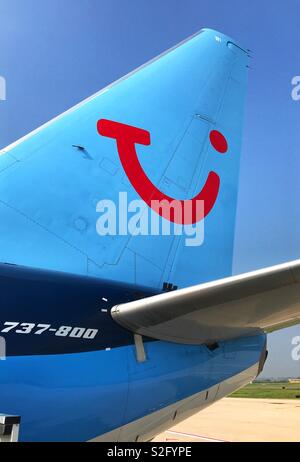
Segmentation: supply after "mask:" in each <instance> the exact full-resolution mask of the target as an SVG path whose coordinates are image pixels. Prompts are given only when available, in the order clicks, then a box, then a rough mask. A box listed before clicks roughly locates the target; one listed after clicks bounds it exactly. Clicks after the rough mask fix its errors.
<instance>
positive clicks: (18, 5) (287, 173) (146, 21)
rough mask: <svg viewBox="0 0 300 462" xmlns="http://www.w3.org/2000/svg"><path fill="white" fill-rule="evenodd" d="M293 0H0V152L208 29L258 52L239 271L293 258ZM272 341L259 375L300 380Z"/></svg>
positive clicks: (299, 7)
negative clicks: (1, 81)
mask: <svg viewBox="0 0 300 462" xmlns="http://www.w3.org/2000/svg"><path fill="white" fill-rule="evenodd" d="M299 17H300V3H299V2H298V0H285V2H277V1H274V0H252V1H251V2H250V1H249V0H226V1H225V0H181V1H180V0H163V1H162V0H26V1H24V0H0V43H1V55H0V56H1V59H0V75H2V76H4V77H5V78H6V80H7V101H5V102H0V120H1V124H0V147H4V146H6V145H7V144H9V143H10V142H12V141H14V140H16V139H17V138H19V137H20V136H22V135H24V134H26V133H27V132H28V131H30V130H32V129H33V128H36V127H37V126H39V125H41V124H42V123H43V122H46V121H47V120H49V119H50V118H52V117H53V116H55V115H57V114H59V113H61V112H62V111H64V110H65V109H67V108H69V107H71V106H73V105H74V104H75V103H77V102H79V101H81V100H82V99H84V98H85V97H87V96H89V95H90V94H92V93H94V92H96V91H97V90H99V89H100V88H102V87H104V86H105V85H107V84H108V83H111V82H112V81H114V80H116V79H117V78H119V77H120V76H122V75H124V74H126V73H128V72H129V71H130V70H132V69H134V68H136V67H137V66H139V65H140V64H142V63H144V62H145V61H148V60H149V59H151V58H152V57H154V56H156V55H157V54H159V53H160V52H162V51H164V50H166V49H168V48H170V47H171V46H173V45H174V44H176V43H178V42H179V41H181V40H182V39H184V38H186V37H188V36H189V35H191V34H193V33H194V32H196V31H198V30H199V29H201V28H203V27H211V28H215V29H218V30H220V31H222V32H224V33H227V34H228V35H231V36H232V37H233V38H235V39H236V40H238V41H239V42H241V44H243V45H244V46H245V47H247V48H250V49H251V50H252V52H253V60H252V69H251V71H250V81H249V96H248V104H247V112H246V120H245V134H244V148H243V156H242V166H241V177H240V196H239V209H238V222H237V237H236V250H235V268H234V269H235V272H237V273H238V272H243V271H247V270H252V269H256V268H259V267H263V266H268V265H272V264H276V263H280V262H283V261H287V260H291V259H296V258H300V211H299V206H298V201H299V198H300V182H299V172H300V156H299V153H300V140H299V138H298V133H299V116H300V101H299V102H295V101H293V100H292V98H291V90H292V87H291V80H292V77H293V76H295V75H300V63H299V51H300V35H299ZM296 335H300V327H295V328H292V329H289V330H287V331H283V332H280V333H276V334H273V335H272V336H271V337H270V341H269V345H270V359H269V361H268V365H267V367H266V370H265V375H273V376H278V375H299V376H300V361H298V362H296V361H292V359H291V349H292V347H291V340H292V338H293V337H294V336H296Z"/></svg>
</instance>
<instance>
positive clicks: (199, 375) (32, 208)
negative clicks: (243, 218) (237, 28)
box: [0, 30, 265, 441]
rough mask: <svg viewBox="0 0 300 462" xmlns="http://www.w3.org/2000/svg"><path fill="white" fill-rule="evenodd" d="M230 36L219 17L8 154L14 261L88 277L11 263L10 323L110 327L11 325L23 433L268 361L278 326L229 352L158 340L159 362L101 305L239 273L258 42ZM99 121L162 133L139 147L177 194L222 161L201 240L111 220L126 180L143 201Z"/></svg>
mask: <svg viewBox="0 0 300 462" xmlns="http://www.w3.org/2000/svg"><path fill="white" fill-rule="evenodd" d="M230 42H231V41H230V39H229V38H228V37H226V36H224V35H222V34H219V33H218V32H215V31H213V30H205V31H203V32H202V33H201V34H198V35H197V36H195V37H194V38H193V39H191V40H189V41H187V42H185V43H184V44H182V45H181V46H180V47H178V48H176V49H174V50H173V51H171V52H170V53H168V54H165V55H164V56H162V57H161V58H160V59H158V60H155V61H154V62H152V63H151V64H149V65H148V66H146V67H143V68H142V69H140V70H139V71H138V72H136V73H134V74H132V75H131V76H130V77H129V78H127V79H124V80H122V81H120V82H119V83H117V84H116V85H114V86H112V87H109V88H108V89H107V90H106V91H104V92H101V93H100V94H97V95H96V96H95V97H93V98H91V99H89V100H88V101H86V102H85V103H84V104H82V105H80V106H79V107H77V108H75V109H74V110H72V111H70V112H68V113H67V114H64V115H63V116H62V117H60V118H58V119H57V120H55V121H54V122H52V123H50V124H49V125H47V126H46V127H44V128H42V129H41V130H39V131H37V132H36V133H35V134H33V135H31V136H29V137H27V138H26V139H25V140H23V141H22V142H21V143H18V144H16V145H15V146H12V147H9V148H8V149H6V150H5V151H4V153H2V155H1V156H0V216H1V220H0V241H1V246H0V261H2V262H9V263H16V264H18V265H25V266H27V267H28V266H29V267H37V268H43V269H47V270H51V269H55V270H61V271H64V272H67V271H68V272H71V273H76V274H77V275H79V276H78V277H79V278H78V279H76V278H75V277H74V278H75V279H76V280H75V279H74V278H73V277H70V280H68V277H69V276H63V275H58V276H57V279H56V276H54V275H52V276H51V275H49V278H48V276H47V274H45V273H40V272H39V271H37V272H36V273H35V272H34V273H31V272H30V270H29V271H28V272H27V270H26V269H23V270H22V269H20V268H19V267H16V268H14V269H12V270H10V269H9V267H1V268H0V272H2V276H3V273H7V272H8V273H9V272H10V273H11V274H10V275H11V276H12V278H14V280H12V279H10V278H8V279H7V277H6V276H7V274H6V276H5V275H4V277H3V279H2V283H3V284H4V288H3V291H2V302H4V304H3V306H4V308H3V311H2V312H1V318H2V316H3V319H2V322H5V321H18V322H22V323H30V322H31V323H49V324H50V323H51V324H53V323H57V324H56V325H55V328H56V327H59V326H60V325H72V326H73V325H74V327H75V326H78V327H92V328H97V327H99V329H100V330H101V328H102V329H103V332H102V337H101V342H100V343H93V344H92V343H90V345H91V346H90V348H88V347H86V346H83V343H82V342H81V341H78V340H75V339H70V338H63V339H61V338H60V339H59V338H57V337H55V336H54V335H53V336H52V337H51V334H50V332H47V334H45V335H43V337H42V336H41V337H38V336H36V337H34V335H35V334H33V335H30V334H28V335H23V334H22V333H19V334H18V333H17V332H15V333H14V332H10V333H9V335H8V336H7V339H9V338H10V339H12V340H11V341H8V348H10V344H13V347H12V351H11V352H10V351H9V350H8V354H9V356H8V358H7V360H6V361H3V362H0V410H1V412H2V413H8V414H16V415H20V416H21V418H22V428H21V440H23V441H28V440H34V441H41V440H44V441H45V440H56V441H57V440H63V441H65V440H70V441H84V440H87V439H91V438H93V437H96V436H98V435H100V434H103V433H106V432H109V431H110V430H113V429H115V428H118V427H120V426H121V425H124V424H126V423H129V422H132V421H134V420H136V419H138V418H140V417H143V416H146V415H147V414H149V413H151V412H154V411H155V410H159V409H161V408H163V407H165V406H168V405H169V404H172V403H175V402H177V401H179V400H181V399H183V398H186V397H188V396H190V395H193V394H195V393H197V392H199V391H201V390H205V389H207V388H209V387H210V386H212V385H215V384H218V383H219V382H221V381H223V380H226V379H228V378H231V377H232V376H234V375H236V374H238V373H239V372H241V371H244V370H245V369H247V368H249V367H250V366H252V365H254V364H255V363H257V362H258V361H259V359H260V355H261V352H262V350H263V347H264V342H265V337H264V336H261V337H252V338H248V339H240V340H234V341H231V342H227V343H226V344H221V345H220V347H219V348H218V349H217V350H215V351H214V352H211V351H210V350H208V349H207V347H205V346H200V347H199V346H198V347H191V346H184V345H176V344H168V343H164V342H158V341H152V342H150V341H148V342H145V348H146V353H147V358H148V360H147V362H145V363H143V364H138V363H137V362H136V359H135V351H134V347H133V346H132V345H131V344H130V343H131V342H132V336H131V334H129V333H128V332H125V331H124V330H122V329H121V328H120V327H119V326H117V325H115V324H113V323H112V320H111V319H108V318H107V319H106V316H109V314H108V313H106V314H101V313H100V310H101V308H102V307H103V303H102V302H100V299H101V301H103V300H102V298H103V296H104V297H106V298H107V299H109V308H111V307H112V306H113V305H115V304H116V303H122V302H124V301H127V300H132V299H136V298H143V297H145V295H147V294H148V295H149V294H151V293H153V292H155V291H161V289H162V287H163V282H165V281H167V282H172V283H173V284H174V285H177V286H179V287H186V286H191V285H193V284H196V283H200V282H203V281H208V280H215V279H218V278H222V277H226V276H228V275H230V274H231V272H232V259H233V240H234V227H235V214H236V203H237V188H238V173H239V161H240V150H241V139H242V119H243V109H244V99H245V94H246V82H247V64H248V55H247V52H245V51H243V50H242V49H240V48H238V47H237V46H235V45H233V44H232V43H230ZM99 119H109V120H113V121H117V122H121V123H124V124H129V125H133V126H137V127H140V128H143V129H145V130H148V131H149V132H150V134H151V140H152V144H151V146H147V147H145V146H143V147H140V146H139V148H138V155H139V160H140V162H141V164H142V167H143V168H144V170H145V172H146V173H147V175H148V176H149V178H150V179H151V181H152V182H153V183H155V185H156V186H157V187H159V188H160V189H161V190H162V191H163V192H164V193H165V194H168V195H169V196H172V197H175V198H177V199H188V198H191V197H193V196H194V195H196V194H197V193H198V192H199V190H200V189H202V187H203V184H204V182H205V180H206V178H207V176H208V173H209V172H210V171H215V172H217V173H218V175H219V176H220V179H221V188H220V194H219V197H218V199H217V202H216V205H215V207H214V208H213V210H212V212H211V213H210V215H209V216H208V218H207V219H206V220H205V242H204V244H203V245H202V246H201V247H186V246H185V245H184V239H183V238H181V237H178V236H173V235H171V236H154V237H149V236H135V237H134V238H133V237H130V236H114V237H107V236H106V237H100V236H99V235H98V234H97V233H96V221H97V219H98V215H97V212H96V205H97V203H98V202H99V201H100V200H103V199H110V200H113V201H114V202H117V199H118V196H119V193H120V192H122V191H125V192H127V193H128V200H133V199H138V198H139V197H138V196H137V194H136V193H135V191H134V190H133V188H132V186H131V184H130V183H129V182H128V180H127V178H126V177H125V174H124V171H123V169H122V166H121V163H120V160H119V156H118V153H117V149H116V144H115V142H114V141H113V140H110V139H107V138H106V139H105V138H104V137H100V136H99V134H98V133H97V129H96V126H97V121H98V120H99ZM211 130H219V131H221V132H222V133H223V134H224V136H225V137H226V139H227V141H228V146H229V149H228V152H227V153H226V155H220V154H219V153H217V152H216V150H215V149H213V147H212V145H211V144H210V143H209V134H210V132H211ZM74 145H80V146H83V147H84V151H83V150H80V149H77V148H76V147H74ZM146 211H147V207H146V205H144V212H145V213H146ZM84 275H88V276H91V275H92V276H97V277H98V278H99V279H100V278H101V279H102V280H104V279H105V280H110V281H111V283H108V282H103V283H102V282H101V281H100V280H99V281H96V280H90V279H87V280H84V279H83V278H82V276H84ZM5 285H6V289H5ZM141 287H148V289H140V288H141ZM13 288H15V290H16V292H14V290H13ZM136 289H138V290H139V291H140V292H139V294H138V295H136V294H135V295H134V290H136ZM5 290H6V292H5ZM104 292H105V293H104ZM7 294H9V296H8V297H7ZM98 297H99V299H98ZM23 300H25V304H26V306H24V302H23ZM98 300H99V301H98ZM8 302H9V303H8ZM97 303H99V305H98V304H97ZM5 307H6V308H5ZM4 316H5V318H4ZM6 316H14V319H7V318H6ZM105 319H106V320H105ZM73 323H75V324H73ZM48 334H49V335H48ZM11 336H12V337H11ZM53 339H54V340H55V342H54V340H53ZM69 341H70V343H69ZM71 342H72V344H71ZM85 345H86V344H85ZM105 347H108V348H110V347H113V348H112V350H110V351H105V350H103V348H105ZM90 349H92V350H93V351H88V350H90ZM100 350H102V351H100ZM83 351H84V352H83ZM49 352H51V353H57V354H55V355H54V354H49ZM67 352H68V353H69V352H72V353H73V354H66V353H67ZM33 354H34V355H33Z"/></svg>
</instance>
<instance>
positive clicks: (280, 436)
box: [154, 398, 300, 442]
mask: <svg viewBox="0 0 300 462" xmlns="http://www.w3.org/2000/svg"><path fill="white" fill-rule="evenodd" d="M154 441H156V442H161V441H169V442H172V441H174V442H176V441H198V442H239V441H240V442H243V441H244V442H248V441H250V442H255V441H258V442H259V441H267V442H269V441H294V442H295V441H296V442H300V399H299V400H278V399H245V398H225V399H223V400H221V401H219V402H217V403H216V404H214V405H212V406H211V407H209V408H207V409H205V410H203V411H201V412H199V413H198V414H196V415H195V416H193V417H191V418H189V419H188V420H185V421H184V422H182V423H180V424H178V425H176V426H175V427H173V428H170V430H168V431H166V432H164V433H162V434H160V435H158V436H157V437H156V438H155V440H154Z"/></svg>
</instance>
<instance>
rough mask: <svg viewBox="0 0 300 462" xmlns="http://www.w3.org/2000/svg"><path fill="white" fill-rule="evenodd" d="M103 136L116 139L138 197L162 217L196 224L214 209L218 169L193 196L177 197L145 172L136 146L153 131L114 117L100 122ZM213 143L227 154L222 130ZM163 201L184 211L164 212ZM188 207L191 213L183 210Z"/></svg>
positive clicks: (147, 140) (214, 135)
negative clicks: (180, 198)
mask: <svg viewBox="0 0 300 462" xmlns="http://www.w3.org/2000/svg"><path fill="white" fill-rule="evenodd" d="M97 128H98V132H99V134H100V135H102V136H105V137H108V138H113V139H115V140H116V141H117V149H118V153H119V157H120V160H121V163H122V166H123V168H124V171H125V173H126V175H127V177H128V179H129V181H130V182H131V184H132V186H133V187H134V189H135V190H136V192H137V193H138V194H139V196H140V197H141V198H142V199H143V201H145V202H146V204H147V205H148V206H149V207H151V208H152V209H153V210H155V212H157V213H158V214H159V215H161V216H162V217H164V218H166V219H168V220H170V221H172V222H173V223H177V224H180V225H183V224H185V225H189V224H195V223H197V222H198V221H200V220H202V219H203V218H205V217H206V216H207V215H208V214H209V213H210V212H211V210H212V209H213V207H214V205H215V203H216V200H217V197H218V194H219V190H220V177H219V175H218V174H217V173H216V172H213V171H212V172H210V173H209V174H208V177H207V180H206V182H205V184H204V186H203V188H202V189H201V191H200V192H199V194H197V195H196V196H195V197H194V198H193V199H189V200H177V199H174V198H172V197H169V196H167V195H166V194H164V193H162V192H161V191H160V190H159V189H158V188H157V187H156V186H155V185H154V184H153V183H152V182H151V181H150V180H149V178H148V177H147V175H146V173H145V172H144V170H143V168H142V166H141V164H140V162H139V159H138V156H137V153H136V149H135V145H136V144H142V145H144V146H149V145H150V144H151V141H150V133H149V132H148V131H146V130H142V129H141V128H136V127H133V126H131V125H124V124H121V123H118V122H113V121H111V120H105V119H102V120H99V121H98V124H97ZM209 137H210V142H211V144H212V146H213V147H214V148H215V150H216V151H217V152H219V153H220V154H225V153H226V152H227V150H228V144H227V141H226V139H225V137H224V136H223V135H222V133H220V132H218V131H216V130H213V131H211V132H210V136H209ZM163 201H166V202H165V203H166V204H168V205H169V206H171V205H174V203H175V204H176V203H177V204H178V205H180V209H181V210H182V213H181V214H179V215H177V214H176V213H173V214H172V215H171V216H170V215H167V214H166V213H164V207H161V206H159V204H162V203H163ZM198 201H203V204H204V210H203V207H201V210H199V207H197V202H198ZM185 209H188V210H189V212H190V211H191V213H189V214H188V213H184V212H185Z"/></svg>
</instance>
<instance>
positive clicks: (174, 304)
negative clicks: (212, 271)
mask: <svg viewBox="0 0 300 462" xmlns="http://www.w3.org/2000/svg"><path fill="white" fill-rule="evenodd" d="M112 316H113V318H114V320H115V321H116V322H118V323H119V324H121V325H122V326H123V327H125V328H127V329H129V330H131V331H132V332H134V333H137V334H140V335H144V336H147V337H151V338H155V339H160V340H165V341H169V342H175V343H183V344H195V345H197V344H203V343H206V344H211V343H214V342H217V341H222V340H228V339H232V338H236V337H241V336H250V335H255V334H257V333H258V332H261V331H266V332H271V331H274V330H278V329H281V328H283V327H287V326H289V325H294V324H298V323H300V260H297V261H295V262H291V263H287V264H283V265H279V266H273V267H271V268H267V269H263V270H259V271H254V272H252V273H247V274H243V275H240V276H234V277H230V278H226V279H223V280H219V281H215V282H210V283H207V284H201V285H198V286H194V287H190V288H187V289H182V290H178V291H174V292H169V293H164V294H160V295H155V296H153V297H149V298H146V299H143V300H138V301H134V302H131V303H126V304H123V305H119V306H116V307H114V308H113V310H112Z"/></svg>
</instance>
